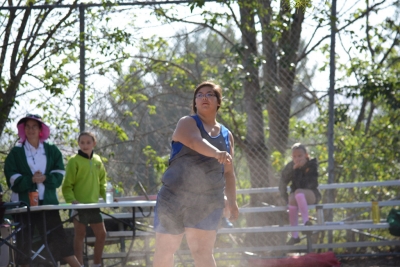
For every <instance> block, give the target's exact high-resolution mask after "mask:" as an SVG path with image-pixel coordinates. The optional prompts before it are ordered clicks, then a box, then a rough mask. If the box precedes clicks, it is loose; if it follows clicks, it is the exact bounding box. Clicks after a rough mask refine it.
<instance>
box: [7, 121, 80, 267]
mask: <svg viewBox="0 0 400 267" xmlns="http://www.w3.org/2000/svg"><path fill="white" fill-rule="evenodd" d="M17 128H18V135H19V137H20V140H19V143H18V144H17V145H16V146H15V147H13V148H12V149H11V151H10V153H9V154H8V155H7V158H6V160H5V164H4V174H5V176H6V179H7V185H8V187H9V188H10V189H11V190H12V194H11V201H23V202H25V203H26V204H27V205H30V200H29V193H30V192H38V205H57V204H58V197H57V192H56V189H57V188H58V187H60V186H61V184H62V180H63V177H64V174H65V171H64V163H63V158H62V155H61V152H60V150H59V149H58V148H57V147H56V146H55V145H53V144H49V143H46V142H44V141H45V140H46V139H47V138H48V137H49V135H50V128H49V126H47V125H46V124H45V123H44V122H43V121H42V119H41V117H40V116H38V115H32V114H28V115H26V116H25V117H24V118H22V119H20V120H19V121H18V123H17ZM42 212H44V211H42ZM42 212H32V213H31V227H32V228H31V233H34V232H35V231H34V230H35V229H37V230H38V231H39V233H40V236H43V235H44V234H45V233H43V227H42V226H41V224H42V223H43V220H42V216H43V214H42ZM45 216H46V229H54V230H52V231H51V232H49V233H48V234H47V240H48V244H49V247H50V251H51V253H52V255H53V257H54V259H55V260H56V261H59V260H61V259H64V260H65V261H66V262H67V263H68V264H69V265H70V266H73V267H80V266H81V265H80V264H79V262H78V260H77V259H76V257H75V256H74V251H73V247H72V243H71V242H67V241H68V238H67V236H66V233H65V231H64V229H63V228H62V227H57V226H59V225H62V221H61V218H60V214H59V212H58V210H49V211H45ZM15 219H16V220H17V221H20V222H22V223H24V222H25V223H24V224H25V225H26V221H27V215H26V214H20V215H19V216H16V218H15ZM27 233H28V231H21V232H19V233H18V234H17V247H18V249H19V250H20V251H22V252H23V253H17V257H16V261H17V264H19V265H21V266H28V263H29V256H31V252H30V251H29V249H28V248H29V244H28V242H27V241H29V240H31V238H29V236H28V235H27ZM60 248H62V249H60Z"/></svg>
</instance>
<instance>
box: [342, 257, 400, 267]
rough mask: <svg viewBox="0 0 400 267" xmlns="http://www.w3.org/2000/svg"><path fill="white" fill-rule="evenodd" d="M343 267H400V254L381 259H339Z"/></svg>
mask: <svg viewBox="0 0 400 267" xmlns="http://www.w3.org/2000/svg"><path fill="white" fill-rule="evenodd" d="M339 261H340V263H341V265H340V266H341V267H394V266H396V267H400V254H396V255H393V256H379V257H345V258H339Z"/></svg>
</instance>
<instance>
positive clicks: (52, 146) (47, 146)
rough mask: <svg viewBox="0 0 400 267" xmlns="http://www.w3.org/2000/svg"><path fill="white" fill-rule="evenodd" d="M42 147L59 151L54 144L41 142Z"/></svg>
mask: <svg viewBox="0 0 400 267" xmlns="http://www.w3.org/2000/svg"><path fill="white" fill-rule="evenodd" d="M43 147H44V148H49V149H55V150H59V149H58V146H57V145H56V144H54V143H53V142H43Z"/></svg>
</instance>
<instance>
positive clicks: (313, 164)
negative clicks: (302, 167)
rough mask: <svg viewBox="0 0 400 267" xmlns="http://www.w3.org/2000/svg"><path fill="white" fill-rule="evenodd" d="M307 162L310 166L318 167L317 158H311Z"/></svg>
mask: <svg viewBox="0 0 400 267" xmlns="http://www.w3.org/2000/svg"><path fill="white" fill-rule="evenodd" d="M308 164H309V165H311V166H317V167H318V160H317V158H312V159H310V160H309V161H308Z"/></svg>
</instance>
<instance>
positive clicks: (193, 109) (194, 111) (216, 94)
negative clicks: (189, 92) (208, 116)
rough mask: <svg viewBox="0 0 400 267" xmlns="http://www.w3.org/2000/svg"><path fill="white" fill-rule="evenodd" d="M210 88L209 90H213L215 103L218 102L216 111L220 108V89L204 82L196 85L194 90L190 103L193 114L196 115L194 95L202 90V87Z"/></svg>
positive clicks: (215, 85) (211, 83) (208, 82)
mask: <svg viewBox="0 0 400 267" xmlns="http://www.w3.org/2000/svg"><path fill="white" fill-rule="evenodd" d="M207 86H208V87H211V89H212V90H213V92H214V94H215V96H216V97H217V101H218V107H217V110H218V109H219V107H220V106H221V102H222V89H221V87H220V86H219V85H217V84H215V83H213V82H210V81H205V82H202V83H201V84H199V85H197V87H196V89H195V90H194V94H193V102H192V112H193V113H195V114H196V113H197V107H196V95H197V92H198V91H199V90H200V89H201V88H203V87H207Z"/></svg>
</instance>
